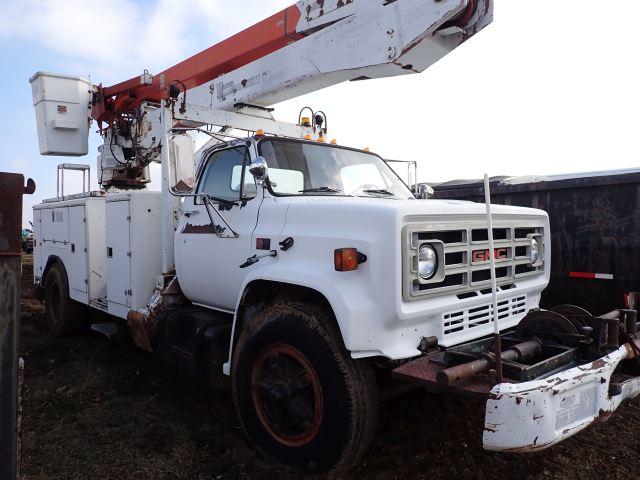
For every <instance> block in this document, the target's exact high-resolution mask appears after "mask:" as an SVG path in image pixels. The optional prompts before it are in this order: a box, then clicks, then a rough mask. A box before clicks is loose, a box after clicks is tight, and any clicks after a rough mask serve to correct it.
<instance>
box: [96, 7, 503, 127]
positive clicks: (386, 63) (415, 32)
mask: <svg viewBox="0 0 640 480" xmlns="http://www.w3.org/2000/svg"><path fill="white" fill-rule="evenodd" d="M492 13H493V0H327V1H324V0H300V1H299V2H298V3H296V4H295V5H292V6H291V7H289V8H287V9H285V10H282V11H281V12H278V13H277V14H275V15H273V16H271V17H269V18H267V19H265V20H263V21H261V22H259V23H258V24H256V25H254V26H252V27H250V28H248V29H246V30H244V31H243V32H240V33H238V34H236V35H234V36H232V37H230V38H228V39H227V40H224V41H222V42H220V43H218V44H217V45H214V46H212V47H210V48H208V49H207V50H204V51H203V52H201V53H198V54H197V55H194V56H193V57H191V58H189V59H187V60H184V61H183V62H181V63H179V64H177V65H175V66H173V67H171V68H169V69H167V70H165V71H164V72H161V73H160V74H157V75H155V76H151V75H142V76H141V77H135V78H132V79H130V80H127V81H125V82H122V83H119V84H117V85H113V86H111V87H102V86H99V87H97V95H96V96H95V97H94V102H93V109H92V117H93V118H94V119H95V120H97V121H99V122H106V123H107V124H111V123H112V122H113V121H114V120H116V119H117V118H118V117H120V116H121V115H122V114H126V113H131V112H134V111H135V110H136V108H137V107H138V106H139V105H141V104H142V103H143V102H147V101H160V100H163V99H166V98H168V96H169V89H170V88H171V86H172V85H173V86H174V87H173V88H174V90H175V89H176V88H177V89H179V91H181V92H183V93H182V94H183V95H184V94H185V93H186V95H187V96H188V97H189V103H190V104H193V105H199V106H202V107H207V108H212V109H217V110H233V109H234V105H237V104H253V105H259V106H268V105H273V104H275V103H278V102H281V101H284V100H288V99H291V98H294V97H296V96H299V95H303V94H305V93H309V92H312V91H315V90H318V89H321V88H324V87H327V86H330V85H334V84H337V83H340V82H343V81H348V80H361V79H371V78H382V77H389V76H394V75H402V74H410V73H418V72H422V71H423V70H425V69H426V68H427V67H429V66H430V65H432V64H433V63H435V62H436V61H438V60H439V59H440V58H442V57H443V56H444V55H446V54H447V53H448V52H450V51H451V50H453V49H454V48H456V47H457V46H458V45H460V44H461V43H462V42H464V41H465V40H466V39H468V38H469V37H471V36H472V35H474V34H475V33H477V32H478V31H479V30H481V29H482V28H483V27H485V26H486V25H488V24H489V23H490V22H491V20H492Z"/></svg>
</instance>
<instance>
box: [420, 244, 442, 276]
mask: <svg viewBox="0 0 640 480" xmlns="http://www.w3.org/2000/svg"><path fill="white" fill-rule="evenodd" d="M437 271H438V254H437V253H436V249H435V248H433V247H432V246H431V245H423V246H422V247H420V251H419V252H418V275H420V278H422V279H423V280H430V279H431V278H433V276H434V275H435V274H436V272H437Z"/></svg>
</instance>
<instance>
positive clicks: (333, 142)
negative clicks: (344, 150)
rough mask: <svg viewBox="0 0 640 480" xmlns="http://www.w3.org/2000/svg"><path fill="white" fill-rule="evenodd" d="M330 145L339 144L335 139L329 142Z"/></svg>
mask: <svg viewBox="0 0 640 480" xmlns="http://www.w3.org/2000/svg"><path fill="white" fill-rule="evenodd" d="M329 143H331V145H337V144H338V141H337V140H336V139H335V138H334V139H333V140H331V142H329Z"/></svg>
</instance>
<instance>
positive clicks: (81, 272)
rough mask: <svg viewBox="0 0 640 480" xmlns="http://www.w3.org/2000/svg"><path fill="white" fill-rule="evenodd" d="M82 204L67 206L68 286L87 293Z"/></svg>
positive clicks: (85, 224)
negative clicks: (68, 243)
mask: <svg viewBox="0 0 640 480" xmlns="http://www.w3.org/2000/svg"><path fill="white" fill-rule="evenodd" d="M86 226H87V223H86V219H85V213H84V205H81V206H78V207H69V242H70V245H69V252H70V253H69V265H68V266H67V275H68V276H69V288H71V289H72V290H76V291H78V292H82V293H87V283H88V279H89V276H88V275H87V252H86V247H87V236H86Z"/></svg>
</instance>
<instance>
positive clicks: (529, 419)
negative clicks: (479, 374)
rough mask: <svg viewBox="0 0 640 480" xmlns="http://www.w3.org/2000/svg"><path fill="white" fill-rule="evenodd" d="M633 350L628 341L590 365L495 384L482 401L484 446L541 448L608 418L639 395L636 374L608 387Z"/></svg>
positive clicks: (518, 449)
mask: <svg viewBox="0 0 640 480" xmlns="http://www.w3.org/2000/svg"><path fill="white" fill-rule="evenodd" d="M634 353H635V352H634V350H633V349H632V347H631V346H630V345H629V344H626V345H623V346H621V347H620V348H619V349H618V350H616V351H614V352H613V353H611V354H609V355H607V356H605V357H602V358H600V359H598V360H596V361H594V362H592V363H589V364H586V365H582V366H579V367H575V368H572V369H570V370H566V371H564V372H562V373H559V374H557V375H554V376H552V377H549V378H545V379H543V380H534V381H530V382H524V383H517V384H510V383H501V384H499V385H496V386H495V387H494V388H493V389H492V390H491V394H490V397H489V400H488V401H487V405H486V414H485V427H484V433H483V444H484V448H485V449H487V450H492V451H503V452H534V451H538V450H544V449H545V448H548V447H550V446H552V445H555V444H556V443H559V442H561V441H562V440H564V439H566V438H568V437H571V436H572V435H575V434H576V433H578V432H580V431H581V430H584V429H585V428H587V427H588V426H589V425H592V424H594V423H598V422H602V421H604V420H606V419H607V418H608V417H609V416H610V415H611V414H612V413H613V412H614V411H615V410H616V409H617V408H618V407H619V406H620V404H621V403H622V402H623V401H624V400H626V399H630V398H634V397H637V396H638V395H640V377H635V378H630V379H627V380H625V381H623V382H621V383H619V384H616V385H615V386H614V388H612V376H613V374H614V370H615V369H616V368H617V367H618V365H619V364H620V363H621V362H622V361H624V360H627V359H631V358H634V357H635V354H634Z"/></svg>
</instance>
